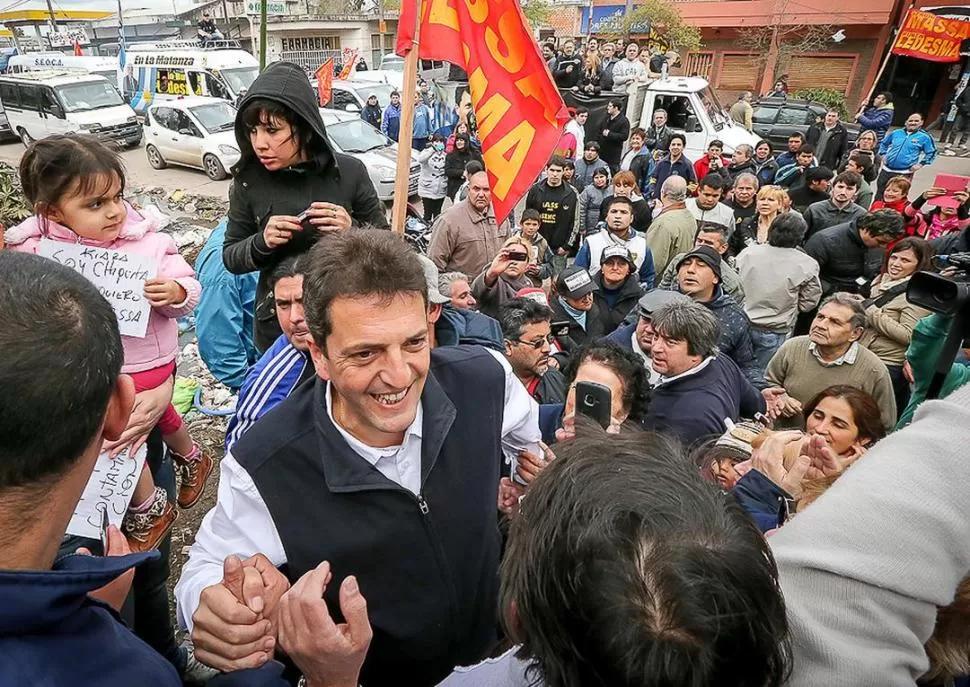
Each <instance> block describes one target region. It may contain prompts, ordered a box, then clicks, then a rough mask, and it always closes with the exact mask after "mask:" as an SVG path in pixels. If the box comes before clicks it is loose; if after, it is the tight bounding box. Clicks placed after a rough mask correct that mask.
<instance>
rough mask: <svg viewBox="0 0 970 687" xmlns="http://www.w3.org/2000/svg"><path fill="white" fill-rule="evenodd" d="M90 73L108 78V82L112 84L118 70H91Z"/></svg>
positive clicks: (115, 80)
mask: <svg viewBox="0 0 970 687" xmlns="http://www.w3.org/2000/svg"><path fill="white" fill-rule="evenodd" d="M91 73H92V74H96V75H98V76H103V77H104V78H105V79H107V80H108V83H112V84H113V83H115V82H117V81H118V72H117V70H114V69H112V70H110V71H103V72H91Z"/></svg>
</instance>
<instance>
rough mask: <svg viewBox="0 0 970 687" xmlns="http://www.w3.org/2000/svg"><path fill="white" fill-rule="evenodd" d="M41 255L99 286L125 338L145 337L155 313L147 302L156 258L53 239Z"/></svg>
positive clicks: (44, 241)
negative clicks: (146, 288)
mask: <svg viewBox="0 0 970 687" xmlns="http://www.w3.org/2000/svg"><path fill="white" fill-rule="evenodd" d="M38 253H39V254H40V255H43V256H44V257H45V258H50V259H51V260H54V261H55V262H59V263H60V264H62V265H64V266H65V267H70V268H71V269H72V270H75V271H77V272H80V273H81V274H82V275H83V276H84V277H86V278H87V279H88V280H89V281H91V282H92V283H93V284H94V285H95V286H97V287H98V290H99V291H100V292H101V295H102V296H104V297H105V299H107V301H108V302H109V303H111V307H112V308H114V310H115V315H117V317H118V329H120V330H121V334H122V336H134V337H137V338H139V339H141V338H144V337H145V332H146V331H147V330H148V317H149V315H150V314H151V309H152V307H151V304H150V303H149V302H148V300H147V299H146V298H145V281H146V280H148V279H154V278H155V274H156V271H157V269H158V268H157V266H156V265H155V258H152V257H148V256H146V255H138V254H136V253H123V252H121V251H118V250H109V249H107V248H97V247H95V246H82V245H81V244H76V243H62V242H60V241H51V240H50V239H41V242H40V250H39V251H38Z"/></svg>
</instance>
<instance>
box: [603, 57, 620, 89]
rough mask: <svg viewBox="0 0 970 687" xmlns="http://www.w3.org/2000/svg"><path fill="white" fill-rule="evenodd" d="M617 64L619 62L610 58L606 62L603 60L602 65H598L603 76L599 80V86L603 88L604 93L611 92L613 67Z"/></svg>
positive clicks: (614, 58)
mask: <svg viewBox="0 0 970 687" xmlns="http://www.w3.org/2000/svg"><path fill="white" fill-rule="evenodd" d="M617 62H619V60H618V59H616V57H611V58H610V59H608V60H604V61H603V64H601V65H600V71H601V72H602V74H603V76H602V78H601V79H600V86H602V87H603V90H604V91H612V90H613V67H614V66H616V63H617Z"/></svg>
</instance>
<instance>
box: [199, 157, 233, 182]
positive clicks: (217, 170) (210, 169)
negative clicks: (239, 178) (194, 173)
mask: <svg viewBox="0 0 970 687" xmlns="http://www.w3.org/2000/svg"><path fill="white" fill-rule="evenodd" d="M202 167H203V168H205V175H206V176H207V177H209V178H210V179H212V180H213V181H221V180H222V179H225V178H226V177H228V176H229V175H228V174H226V168H225V167H223V166H222V163H221V162H219V158H217V157H216V156H215V155H212V154H209V155H206V156H205V157H204V158H202Z"/></svg>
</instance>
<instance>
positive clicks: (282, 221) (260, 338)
mask: <svg viewBox="0 0 970 687" xmlns="http://www.w3.org/2000/svg"><path fill="white" fill-rule="evenodd" d="M318 108H319V106H318V104H317V95H316V93H314V91H313V88H312V87H311V86H310V82H309V80H308V79H307V77H306V74H305V73H304V71H303V69H302V68H301V67H299V66H298V65H296V64H293V63H292V62H275V63H273V64H271V65H269V67H267V68H266V70H265V71H263V73H262V74H260V75H259V77H258V78H257V79H256V81H254V82H253V85H252V86H251V87H250V89H249V91H248V93H247V94H246V96H245V97H244V98H243V99H242V101H241V102H240V103H239V112H238V114H237V115H236V142H237V143H238V145H239V151H240V152H241V153H242V157H241V159H240V161H239V163H238V164H237V165H236V166H235V167H234V168H233V170H232V172H233V177H234V179H233V184H232V188H231V189H230V191H229V226H228V228H227V229H226V239H225V243H224V245H223V250H222V257H223V261H224V262H225V264H226V269H228V270H229V271H230V272H232V273H234V274H244V273H246V272H256V271H258V272H259V273H260V274H259V284H258V286H257V287H256V316H255V318H254V322H255V324H254V327H253V328H254V339H255V344H256V348H257V349H258V350H260V351H265V350H266V349H267V348H269V347H270V346H271V345H272V344H273V341H275V340H276V339H277V337H279V336H280V334H281V333H282V331H281V330H280V327H279V323H278V321H277V319H276V314H275V310H274V308H273V305H272V293H270V290H269V288H268V285H267V276H268V274H269V273H270V272H271V271H272V270H273V268H274V267H275V266H276V265H277V264H278V263H279V262H280V261H281V260H282V259H283V258H285V257H287V256H290V255H298V254H301V253H305V252H306V251H308V250H309V249H310V247H311V246H312V245H313V243H314V242H315V241H316V240H317V238H319V237H320V235H321V234H323V233H325V232H328V231H341V230H346V229H349V228H350V227H351V226H353V225H357V226H363V225H372V226H375V227H378V228H382V229H386V228H388V223H387V216H386V213H385V210H384V205H383V204H382V203H381V201H380V199H378V197H377V192H376V191H375V190H374V185H373V183H371V180H370V176H369V175H368V174H367V169H366V168H365V167H364V165H363V163H362V162H361V161H360V160H357V159H356V158H353V157H351V156H349V155H344V154H343V153H337V152H335V151H334V149H333V148H332V146H331V145H330V142H329V140H328V139H327V132H326V129H325V128H324V125H323V120H322V119H321V117H320V110H319V109H318ZM304 213H305V216H304V217H303V218H302V219H301V217H300V215H302V214H304Z"/></svg>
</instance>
